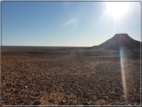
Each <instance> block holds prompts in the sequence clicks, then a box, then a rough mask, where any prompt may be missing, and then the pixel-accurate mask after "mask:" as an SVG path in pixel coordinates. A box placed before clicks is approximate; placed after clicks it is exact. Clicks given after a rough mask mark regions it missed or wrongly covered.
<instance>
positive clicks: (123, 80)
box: [120, 47, 127, 103]
mask: <svg viewBox="0 0 142 107" xmlns="http://www.w3.org/2000/svg"><path fill="white" fill-rule="evenodd" d="M125 60H126V57H125V53H124V49H123V47H121V48H120V61H121V75H122V84H123V91H124V97H125V101H126V103H127V85H126V74H125V67H126V66H125V62H126V61H125Z"/></svg>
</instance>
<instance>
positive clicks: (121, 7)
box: [106, 2, 129, 21]
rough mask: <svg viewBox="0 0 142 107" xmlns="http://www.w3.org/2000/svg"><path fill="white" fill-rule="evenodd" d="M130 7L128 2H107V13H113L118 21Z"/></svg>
mask: <svg viewBox="0 0 142 107" xmlns="http://www.w3.org/2000/svg"><path fill="white" fill-rule="evenodd" d="M128 7H129V5H128V2H106V14H108V15H111V16H112V17H113V18H114V20H115V21H116V20H118V19H120V18H122V17H123V16H124V15H125V14H126V13H127V12H128Z"/></svg>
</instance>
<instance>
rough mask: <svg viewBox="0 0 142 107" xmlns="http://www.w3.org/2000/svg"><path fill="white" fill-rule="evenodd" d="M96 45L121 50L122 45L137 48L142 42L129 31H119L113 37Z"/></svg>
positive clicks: (127, 47)
mask: <svg viewBox="0 0 142 107" xmlns="http://www.w3.org/2000/svg"><path fill="white" fill-rule="evenodd" d="M94 47H97V48H105V49H111V50H120V48H121V47H124V48H125V49H130V50H131V49H135V48H140V42H139V41H137V40H134V39H132V38H131V37H130V36H129V35H128V34H127V33H119V34H115V35H114V36H113V37H112V38H111V39H109V40H107V41H106V42H104V43H102V44H100V45H98V46H94Z"/></svg>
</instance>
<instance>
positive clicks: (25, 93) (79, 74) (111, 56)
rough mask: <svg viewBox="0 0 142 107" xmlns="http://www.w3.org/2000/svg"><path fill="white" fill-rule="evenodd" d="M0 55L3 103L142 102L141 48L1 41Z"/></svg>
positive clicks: (126, 103)
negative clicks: (20, 44) (8, 44)
mask: <svg viewBox="0 0 142 107" xmlns="http://www.w3.org/2000/svg"><path fill="white" fill-rule="evenodd" d="M1 58H2V74H1V80H2V90H1V92H2V105H140V50H124V51H123V55H121V53H120V51H115V50H106V49H93V48H80V47H12V46H11V47H6V46H5V47H4V46H3V47H2V57H1ZM122 59H123V61H122ZM122 69H123V71H124V73H123V74H122ZM124 77H125V78H124ZM124 81H125V82H124ZM124 90H125V91H124Z"/></svg>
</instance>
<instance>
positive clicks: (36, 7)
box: [2, 2, 141, 46]
mask: <svg viewBox="0 0 142 107" xmlns="http://www.w3.org/2000/svg"><path fill="white" fill-rule="evenodd" d="M116 33H127V34H128V35H129V36H130V37H132V38H133V39H135V40H138V41H141V5H140V2H2V45H3V46H94V45H99V44H101V43H103V42H105V41H106V40H108V39H110V38H111V37H113V36H114V35H115V34H116Z"/></svg>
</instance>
